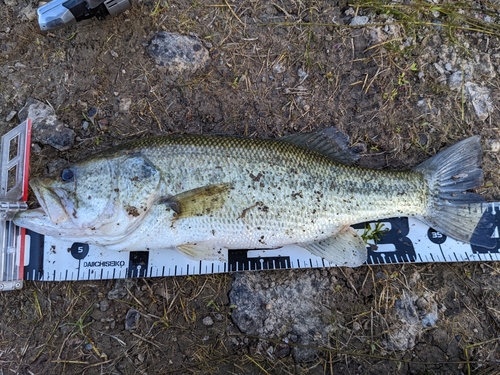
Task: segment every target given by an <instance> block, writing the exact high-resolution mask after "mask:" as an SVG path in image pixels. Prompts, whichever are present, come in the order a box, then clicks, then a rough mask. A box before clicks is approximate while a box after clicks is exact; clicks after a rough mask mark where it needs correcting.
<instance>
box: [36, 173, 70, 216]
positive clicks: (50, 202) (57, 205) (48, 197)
mask: <svg viewBox="0 0 500 375" xmlns="http://www.w3.org/2000/svg"><path fill="white" fill-rule="evenodd" d="M30 186H31V189H32V190H33V192H34V193H35V196H36V198H37V199H38V202H39V203H40V206H41V210H42V211H43V213H44V216H45V217H46V216H48V218H49V219H50V221H51V222H53V223H54V224H61V223H63V222H66V221H68V220H70V215H69V212H68V210H67V207H66V206H67V202H65V199H64V198H65V196H64V193H63V192H62V191H61V189H57V188H55V189H53V188H50V187H47V186H45V185H44V184H43V180H40V179H33V180H32V181H31V182H30ZM33 211H34V214H35V212H36V211H37V210H33ZM35 215H39V214H37V213H36V214H35Z"/></svg>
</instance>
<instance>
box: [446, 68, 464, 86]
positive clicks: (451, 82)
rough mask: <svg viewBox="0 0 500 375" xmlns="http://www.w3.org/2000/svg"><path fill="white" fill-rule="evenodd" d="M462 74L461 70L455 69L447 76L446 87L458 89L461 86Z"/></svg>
mask: <svg viewBox="0 0 500 375" xmlns="http://www.w3.org/2000/svg"><path fill="white" fill-rule="evenodd" d="M462 82H463V74H462V71H461V70H457V71H456V72H454V73H453V74H452V75H451V76H450V77H449V78H448V87H449V88H450V89H451V90H458V89H460V88H461V87H462Z"/></svg>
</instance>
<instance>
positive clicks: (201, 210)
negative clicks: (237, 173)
mask: <svg viewBox="0 0 500 375" xmlns="http://www.w3.org/2000/svg"><path fill="white" fill-rule="evenodd" d="M230 190H231V184H230V183H222V184H215V185H208V186H203V187H200V188H196V189H192V190H188V191H185V192H182V193H180V194H177V195H174V196H173V197H168V198H162V199H160V201H159V203H160V204H165V205H167V206H168V207H170V208H171V209H172V211H174V212H175V213H176V216H175V218H176V219H182V218H187V217H193V216H205V215H210V214H212V213H214V212H216V211H217V210H219V209H220V208H221V207H222V206H223V205H224V202H225V201H226V198H227V197H228V195H229V192H230Z"/></svg>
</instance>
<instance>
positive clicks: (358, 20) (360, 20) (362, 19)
mask: <svg viewBox="0 0 500 375" xmlns="http://www.w3.org/2000/svg"><path fill="white" fill-rule="evenodd" d="M368 20H369V18H368V17H367V16H356V17H353V18H352V20H351V23H350V24H349V25H350V26H360V25H366V24H367V23H368Z"/></svg>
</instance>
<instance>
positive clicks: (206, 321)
mask: <svg viewBox="0 0 500 375" xmlns="http://www.w3.org/2000/svg"><path fill="white" fill-rule="evenodd" d="M203 325H205V326H207V327H210V326H213V325H214V320H213V319H212V318H211V317H210V316H206V317H204V318H203Z"/></svg>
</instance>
